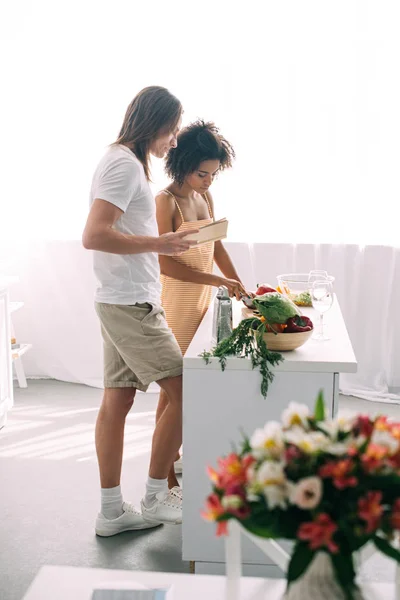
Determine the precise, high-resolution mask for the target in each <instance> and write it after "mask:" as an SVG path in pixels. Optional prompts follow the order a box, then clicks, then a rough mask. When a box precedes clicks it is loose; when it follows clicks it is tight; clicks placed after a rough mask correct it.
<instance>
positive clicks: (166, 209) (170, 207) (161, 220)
mask: <svg viewBox="0 0 400 600" xmlns="http://www.w3.org/2000/svg"><path fill="white" fill-rule="evenodd" d="M156 210H157V223H158V230H159V233H160V235H162V234H165V233H170V232H171V231H173V230H174V213H175V210H176V207H175V202H174V199H173V198H172V197H171V196H170V195H169V194H166V193H165V192H160V193H159V194H157V196H156ZM159 260H160V269H161V273H162V274H163V275H167V276H168V277H172V278H173V279H179V280H180V281H190V282H192V283H201V284H203V285H213V286H217V287H218V286H220V285H223V278H222V277H218V275H214V274H213V273H204V272H203V271H198V270H197V269H192V268H191V267H187V266H186V265H182V264H181V263H179V262H178V261H177V260H175V259H174V258H173V257H172V256H160V257H159Z"/></svg>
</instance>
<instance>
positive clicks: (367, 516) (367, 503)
mask: <svg viewBox="0 0 400 600" xmlns="http://www.w3.org/2000/svg"><path fill="white" fill-rule="evenodd" d="M381 502H382V492H368V493H367V495H366V496H365V497H364V498H360V499H359V501H358V516H359V517H360V519H362V520H363V521H366V523H367V527H366V533H372V532H373V531H376V530H377V529H378V527H379V525H380V523H381V519H382V514H383V506H382V504H381Z"/></svg>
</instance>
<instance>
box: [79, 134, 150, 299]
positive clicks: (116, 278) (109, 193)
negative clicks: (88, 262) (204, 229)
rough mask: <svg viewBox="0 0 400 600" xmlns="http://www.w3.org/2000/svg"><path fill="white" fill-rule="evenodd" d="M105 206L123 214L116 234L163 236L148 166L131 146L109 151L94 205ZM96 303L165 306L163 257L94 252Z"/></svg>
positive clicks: (99, 171) (93, 196)
mask: <svg viewBox="0 0 400 600" xmlns="http://www.w3.org/2000/svg"><path fill="white" fill-rule="evenodd" d="M96 198H99V199H101V200H106V201H107V202H110V203H111V204H114V205H115V206H117V207H118V208H120V209H121V210H122V211H123V214H122V215H121V217H120V218H119V219H118V220H117V221H116V223H115V225H114V228H115V229H116V230H118V231H120V232H122V233H126V234H128V235H143V236H152V237H156V236H158V227H157V221H156V206H155V201H154V197H153V194H152V193H151V190H150V186H149V183H148V181H147V179H146V176H145V174H144V169H143V165H142V164H141V162H140V161H139V160H138V159H137V158H136V156H135V155H134V154H133V152H131V150H129V148H127V147H126V146H121V145H116V146H110V148H108V150H107V152H106V153H105V155H104V156H103V158H102V159H101V160H100V162H99V164H98V166H97V169H96V171H95V173H94V176H93V181H92V187H91V191H90V204H92V202H93V201H94V200H95V199H96ZM94 272H95V274H96V277H97V279H98V281H99V287H98V288H97V290H96V295H95V300H96V302H103V303H105V304H125V305H127V304H136V303H137V302H138V303H143V302H149V303H151V304H155V305H159V304H160V294H161V284H160V267H159V263H158V255H157V254H155V253H152V252H146V253H143V254H111V253H110V252H99V251H95V252H94Z"/></svg>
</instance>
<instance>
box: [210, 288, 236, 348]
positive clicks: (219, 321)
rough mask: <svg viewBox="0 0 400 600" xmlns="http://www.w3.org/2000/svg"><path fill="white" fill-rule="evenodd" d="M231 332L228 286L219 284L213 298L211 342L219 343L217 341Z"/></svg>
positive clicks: (230, 304)
mask: <svg viewBox="0 0 400 600" xmlns="http://www.w3.org/2000/svg"><path fill="white" fill-rule="evenodd" d="M231 333H232V300H231V299H230V298H229V292H228V288H227V287H225V286H224V285H221V287H219V288H218V292H217V295H216V297H215V300H214V320H213V332H212V341H213V344H214V345H216V344H219V342H221V341H222V340H224V339H225V338H227V337H229V336H230V335H231Z"/></svg>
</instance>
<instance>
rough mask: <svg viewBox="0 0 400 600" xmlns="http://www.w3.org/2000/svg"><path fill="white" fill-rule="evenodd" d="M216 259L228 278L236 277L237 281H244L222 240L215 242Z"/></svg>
mask: <svg viewBox="0 0 400 600" xmlns="http://www.w3.org/2000/svg"><path fill="white" fill-rule="evenodd" d="M214 260H215V262H216V263H217V265H218V268H219V269H220V271H221V272H222V273H223V274H224V275H225V277H227V279H235V280H236V281H239V283H242V280H241V279H240V277H239V275H238V273H237V271H236V269H235V266H234V264H233V262H232V259H231V257H230V256H229V254H228V252H227V250H226V248H225V246H224V245H223V243H222V242H221V241H219V242H215V246H214ZM242 285H243V284H242Z"/></svg>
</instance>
